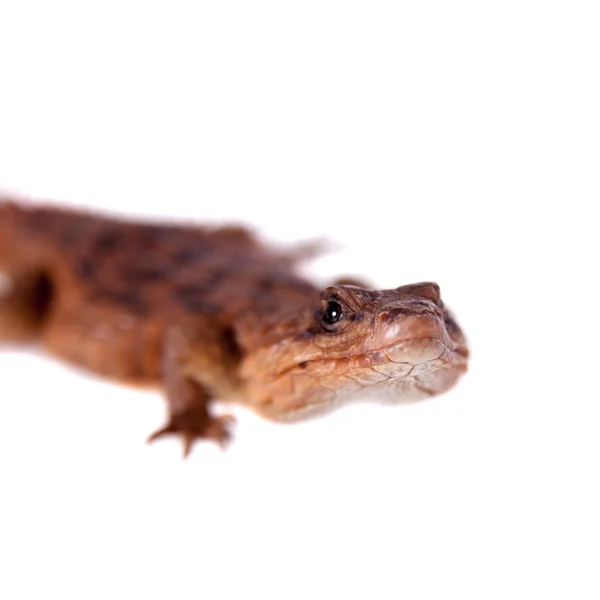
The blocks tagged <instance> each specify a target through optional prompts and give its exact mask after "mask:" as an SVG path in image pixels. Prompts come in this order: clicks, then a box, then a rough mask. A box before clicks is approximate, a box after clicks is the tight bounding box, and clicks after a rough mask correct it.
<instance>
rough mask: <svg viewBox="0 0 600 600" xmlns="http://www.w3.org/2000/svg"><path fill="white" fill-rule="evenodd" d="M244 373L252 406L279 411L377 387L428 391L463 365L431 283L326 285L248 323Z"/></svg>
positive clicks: (398, 395) (456, 335)
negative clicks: (313, 296) (307, 298)
mask: <svg viewBox="0 0 600 600" xmlns="http://www.w3.org/2000/svg"><path fill="white" fill-rule="evenodd" d="M248 341H249V342H250V343H249V350H250V351H249V352H247V354H246V358H245V360H244V362H243V363H242V367H241V375H242V378H243V380H244V381H245V382H246V390H247V395H248V397H249V399H250V402H251V403H252V404H253V405H254V407H255V408H256V409H257V410H258V411H259V412H261V413H263V414H265V415H266V416H271V417H273V418H284V417H287V416H294V415H295V414H297V413H303V412H304V411H306V410H307V409H314V408H318V407H328V406H329V405H330V404H331V403H332V402H333V401H336V400H338V399H341V398H343V397H344V396H347V395H353V394H356V393H358V392H362V391H370V390H374V389H378V390H381V391H384V392H385V396H386V397H387V398H389V399H400V400H401V399H407V398H419V397H426V396H430V395H433V394H436V393H440V392H443V391H445V390H446V389H448V388H449V387H451V386H452V385H453V384H454V382H455V381H456V379H457V378H458V377H459V375H460V374H461V373H463V372H464V371H465V370H466V363H467V356H468V351H467V347H466V344H465V340H464V337H463V335H462V332H461V330H460V328H459V327H458V325H457V324H456V322H455V321H454V319H453V318H452V316H451V314H450V313H449V312H448V310H447V309H446V308H445V307H444V305H443V303H442V301H441V298H440V291H439V287H438V286H437V284H435V283H419V284H413V285H407V286H402V287H399V288H396V289H392V290H379V291H376V290H368V289H364V288H362V287H359V286H354V285H337V286H330V287H328V288H326V289H325V290H323V291H322V292H321V294H320V297H319V298H318V299H317V300H316V302H314V303H313V304H312V305H311V306H309V307H305V308H303V309H301V310H299V311H296V312H295V313H294V314H290V315H287V316H283V315H281V314H278V315H274V316H273V318H272V319H270V320H266V321H263V322H262V325H261V326H260V327H259V328H258V330H257V329H256V328H255V329H254V330H253V333H252V336H251V339H250V340H247V343H248Z"/></svg>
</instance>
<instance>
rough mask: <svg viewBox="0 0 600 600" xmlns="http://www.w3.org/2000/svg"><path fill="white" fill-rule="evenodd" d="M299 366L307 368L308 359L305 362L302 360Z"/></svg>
mask: <svg viewBox="0 0 600 600" xmlns="http://www.w3.org/2000/svg"><path fill="white" fill-rule="evenodd" d="M298 366H299V367H300V368H301V369H306V367H308V361H307V360H305V361H304V362H301V363H300V364H299V365H298Z"/></svg>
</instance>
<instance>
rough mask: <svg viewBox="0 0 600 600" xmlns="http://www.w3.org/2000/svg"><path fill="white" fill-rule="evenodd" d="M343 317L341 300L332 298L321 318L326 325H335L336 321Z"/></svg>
mask: <svg viewBox="0 0 600 600" xmlns="http://www.w3.org/2000/svg"><path fill="white" fill-rule="evenodd" d="M341 318H342V307H341V305H340V303H339V302H336V301H335V300H330V301H329V302H328V303H327V307H326V308H325V310H324V311H323V315H322V317H321V319H323V322H324V323H325V324H326V325H333V324H334V323H335V322H336V321H339V320H340V319H341Z"/></svg>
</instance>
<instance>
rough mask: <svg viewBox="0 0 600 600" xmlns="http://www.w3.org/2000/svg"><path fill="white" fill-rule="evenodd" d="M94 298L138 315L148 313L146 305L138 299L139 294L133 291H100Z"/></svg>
mask: <svg viewBox="0 0 600 600" xmlns="http://www.w3.org/2000/svg"><path fill="white" fill-rule="evenodd" d="M96 297H97V298H99V299H101V300H105V301H107V302H112V303H114V304H119V305H121V306H124V307H126V308H128V309H130V310H132V311H133V312H135V313H136V314H138V315H144V314H147V313H148V304H147V303H146V302H145V301H144V300H142V298H140V297H139V294H138V293H137V292H135V291H134V290H111V289H102V290H99V291H98V292H97V294H96Z"/></svg>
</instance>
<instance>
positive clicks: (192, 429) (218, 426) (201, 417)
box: [148, 410, 235, 458]
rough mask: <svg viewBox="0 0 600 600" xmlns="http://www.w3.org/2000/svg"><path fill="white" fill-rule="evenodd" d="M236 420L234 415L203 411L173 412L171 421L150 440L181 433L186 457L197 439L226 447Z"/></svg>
mask: <svg viewBox="0 0 600 600" xmlns="http://www.w3.org/2000/svg"><path fill="white" fill-rule="evenodd" d="M234 422H235V417H233V416H232V415H223V416H220V417H215V416H212V415H209V414H207V413H206V411H205V410H202V411H191V410H190V411H186V412H183V413H179V414H171V416H170V418H169V422H168V423H167V424H166V425H165V426H164V427H162V428H161V429H159V430H158V431H155V432H154V433H153V434H152V435H151V436H150V437H149V438H148V442H153V441H154V440H156V439H158V438H161V437H163V436H165V435H170V434H177V433H178V434H180V435H181V436H182V438H183V457H184V458H186V457H187V456H188V455H189V453H190V450H191V449H192V445H193V443H194V441H195V440H197V439H202V440H213V441H214V442H216V443H217V444H219V446H221V448H225V445H226V444H227V442H228V441H229V440H230V439H231V432H230V430H229V429H230V427H229V426H230V425H231V424H232V423H234Z"/></svg>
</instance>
